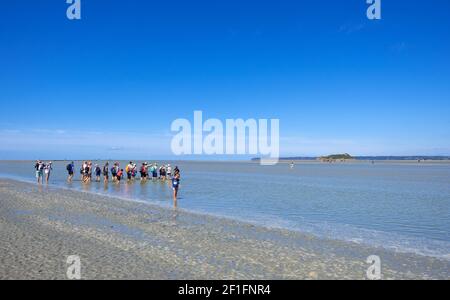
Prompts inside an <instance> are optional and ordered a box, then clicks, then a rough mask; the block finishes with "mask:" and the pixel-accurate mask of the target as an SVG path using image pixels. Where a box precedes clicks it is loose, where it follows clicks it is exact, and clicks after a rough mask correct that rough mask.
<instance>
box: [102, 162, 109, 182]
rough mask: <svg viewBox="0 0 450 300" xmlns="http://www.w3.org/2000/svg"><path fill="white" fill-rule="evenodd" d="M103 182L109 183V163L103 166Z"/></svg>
mask: <svg viewBox="0 0 450 300" xmlns="http://www.w3.org/2000/svg"><path fill="white" fill-rule="evenodd" d="M103 181H104V182H105V183H108V181H109V162H107V163H106V164H105V165H104V166H103Z"/></svg>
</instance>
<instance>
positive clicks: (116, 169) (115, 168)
mask: <svg viewBox="0 0 450 300" xmlns="http://www.w3.org/2000/svg"><path fill="white" fill-rule="evenodd" d="M117 172H119V166H118V163H117V162H116V163H114V166H113V167H112V168H111V175H112V180H113V181H117Z"/></svg>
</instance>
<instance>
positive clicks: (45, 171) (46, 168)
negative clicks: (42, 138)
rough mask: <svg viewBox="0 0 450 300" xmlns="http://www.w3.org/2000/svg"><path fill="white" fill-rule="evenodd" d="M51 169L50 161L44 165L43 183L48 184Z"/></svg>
mask: <svg viewBox="0 0 450 300" xmlns="http://www.w3.org/2000/svg"><path fill="white" fill-rule="evenodd" d="M52 170H53V167H52V162H49V163H47V164H46V165H45V167H44V173H45V183H46V184H48V182H49V180H50V174H51V172H52Z"/></svg>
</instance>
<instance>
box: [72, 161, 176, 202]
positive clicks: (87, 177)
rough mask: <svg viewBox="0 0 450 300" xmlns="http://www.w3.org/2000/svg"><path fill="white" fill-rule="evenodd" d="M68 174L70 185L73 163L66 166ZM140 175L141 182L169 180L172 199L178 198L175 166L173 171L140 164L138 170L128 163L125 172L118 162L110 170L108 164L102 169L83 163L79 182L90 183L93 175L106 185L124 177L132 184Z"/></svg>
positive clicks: (162, 167)
mask: <svg viewBox="0 0 450 300" xmlns="http://www.w3.org/2000/svg"><path fill="white" fill-rule="evenodd" d="M66 169H67V172H68V178H67V182H69V183H71V182H72V181H73V177H74V174H75V163H74V162H71V163H69V164H68V165H67V166H66ZM138 173H139V174H140V180H141V182H144V181H147V180H150V179H151V180H153V181H155V180H171V181H172V188H173V198H174V201H176V199H177V196H178V188H179V183H180V176H181V175H180V169H179V168H178V166H176V167H175V168H174V169H172V167H171V166H170V164H167V165H161V166H159V167H158V165H157V164H156V163H153V164H148V163H147V162H144V163H142V165H141V167H140V168H139V169H138V167H137V164H136V163H133V162H132V161H130V162H129V163H128V164H127V165H126V167H125V170H124V169H123V168H121V167H120V163H119V162H115V163H114V164H113V165H112V166H111V168H110V165H109V162H106V163H105V164H104V165H103V166H102V167H100V165H98V164H93V163H92V162H91V161H84V162H83V164H82V165H81V167H80V175H81V182H83V183H90V182H91V181H92V177H93V175H94V176H95V181H96V182H100V181H101V177H102V175H103V181H104V183H108V182H109V181H110V179H111V180H112V181H113V182H115V183H120V182H121V181H122V180H123V179H124V177H125V176H126V179H127V181H128V182H133V181H134V180H136V177H137V175H138Z"/></svg>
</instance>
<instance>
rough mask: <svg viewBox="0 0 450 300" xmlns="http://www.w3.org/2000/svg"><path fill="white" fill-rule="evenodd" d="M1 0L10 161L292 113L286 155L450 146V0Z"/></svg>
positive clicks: (2, 127)
mask: <svg viewBox="0 0 450 300" xmlns="http://www.w3.org/2000/svg"><path fill="white" fill-rule="evenodd" d="M81 3H82V11H81V13H82V20H78V21H69V20H68V19H67V18H66V8H67V7H68V4H66V3H65V0H39V1H37V0H36V1H31V0H21V1H2V2H1V4H0V107H1V112H2V113H1V118H0V158H1V159H35V158H38V157H44V156H45V157H52V158H54V159H57V158H83V157H86V156H89V157H104V158H115V157H117V158H124V159H125V158H128V157H130V158H140V157H142V158H144V157H145V158H146V157H150V156H151V157H169V156H170V155H171V153H170V150H169V147H170V139H171V137H172V133H171V132H170V124H171V122H172V121H173V120H174V119H177V118H192V116H193V111H194V110H202V111H203V113H204V117H205V118H219V119H223V120H224V119H226V118H233V119H235V118H244V119H246V118H256V119H258V118H278V119H280V127H281V129H280V130H281V154H282V155H323V154H331V153H337V152H349V153H351V154H353V155H415V154H417V155H450V2H449V1H448V0H431V1H415V0H413V1H406V0H395V1H393V0H391V1H389V0H383V1H382V20H380V21H370V20H368V19H367V17H366V9H367V4H366V1H365V0H334V1H331V0H321V1H312V0H309V1H303V0H292V1H287V0H277V1H274V0H272V1H264V0H257V1H256V0H255V1H248V0H208V1H196V0H182V1H181V0H180V1H173V0H167V1H149V0H147V1H137V0H127V1H125V0H124V1H117V0H82V1H81Z"/></svg>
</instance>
